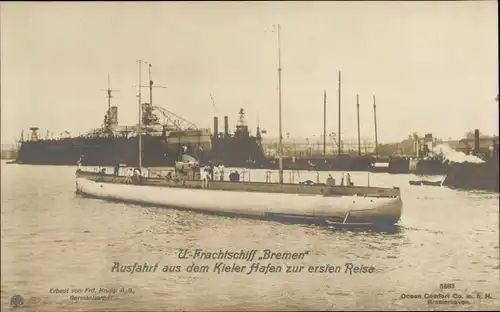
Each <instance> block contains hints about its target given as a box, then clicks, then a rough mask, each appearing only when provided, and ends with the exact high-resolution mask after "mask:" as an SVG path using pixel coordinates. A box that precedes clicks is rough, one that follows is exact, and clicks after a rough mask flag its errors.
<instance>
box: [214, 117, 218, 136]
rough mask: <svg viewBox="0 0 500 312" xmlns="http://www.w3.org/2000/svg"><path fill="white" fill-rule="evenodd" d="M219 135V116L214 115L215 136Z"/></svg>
mask: <svg viewBox="0 0 500 312" xmlns="http://www.w3.org/2000/svg"><path fill="white" fill-rule="evenodd" d="M217 137H219V118H218V117H217V116H215V117H214V138H217Z"/></svg>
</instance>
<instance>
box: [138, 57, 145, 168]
mask: <svg viewBox="0 0 500 312" xmlns="http://www.w3.org/2000/svg"><path fill="white" fill-rule="evenodd" d="M143 62H144V61H143V60H138V61H137V63H139V86H138V87H139V95H138V98H139V103H138V105H139V123H138V125H137V135H138V136H139V169H142V136H141V132H142V107H141V95H142V94H141V89H142V86H141V69H142V63H143Z"/></svg>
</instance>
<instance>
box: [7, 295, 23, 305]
mask: <svg viewBox="0 0 500 312" xmlns="http://www.w3.org/2000/svg"><path fill="white" fill-rule="evenodd" d="M23 303H24V299H23V297H21V296H20V295H14V296H12V298H11V299H10V304H11V305H12V306H13V307H20V306H22V305H23Z"/></svg>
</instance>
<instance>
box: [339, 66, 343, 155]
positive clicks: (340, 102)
mask: <svg viewBox="0 0 500 312" xmlns="http://www.w3.org/2000/svg"><path fill="white" fill-rule="evenodd" d="M341 87H342V85H341V74H340V71H339V134H338V137H339V140H338V141H339V144H338V148H339V153H338V154H339V155H340V154H341V153H342V140H341V138H340V137H341V131H342V129H341V121H342V117H341V107H342V105H341V104H342V93H341V92H342V89H341Z"/></svg>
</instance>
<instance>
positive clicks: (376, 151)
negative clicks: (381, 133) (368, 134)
mask: <svg viewBox="0 0 500 312" xmlns="http://www.w3.org/2000/svg"><path fill="white" fill-rule="evenodd" d="M373 119H374V121H375V155H376V156H377V158H378V135H377V105H376V104H375V95H374V96H373Z"/></svg>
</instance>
